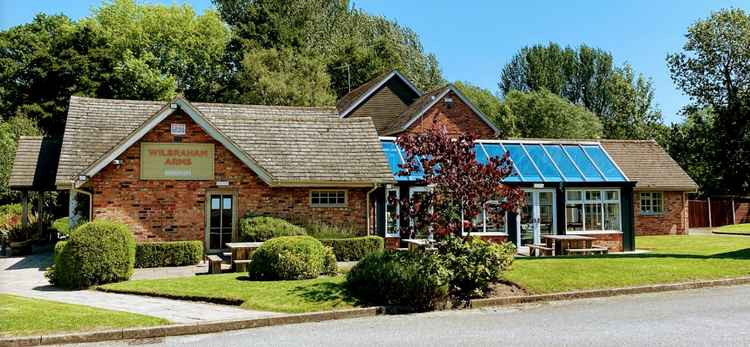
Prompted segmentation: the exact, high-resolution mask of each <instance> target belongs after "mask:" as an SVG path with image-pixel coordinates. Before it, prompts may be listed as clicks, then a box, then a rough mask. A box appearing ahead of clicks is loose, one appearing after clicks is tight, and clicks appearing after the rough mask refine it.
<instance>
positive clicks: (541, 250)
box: [528, 244, 553, 257]
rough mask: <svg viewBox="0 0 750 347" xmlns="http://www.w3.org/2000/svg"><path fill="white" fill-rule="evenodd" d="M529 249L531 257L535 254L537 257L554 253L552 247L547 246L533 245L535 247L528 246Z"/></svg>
mask: <svg viewBox="0 0 750 347" xmlns="http://www.w3.org/2000/svg"><path fill="white" fill-rule="evenodd" d="M528 247H529V256H530V257H533V256H534V254H536V256H539V255H552V251H553V249H552V247H547V245H540V244H533V245H528Z"/></svg>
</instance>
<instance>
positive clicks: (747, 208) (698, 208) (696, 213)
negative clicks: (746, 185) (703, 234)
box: [688, 197, 750, 228]
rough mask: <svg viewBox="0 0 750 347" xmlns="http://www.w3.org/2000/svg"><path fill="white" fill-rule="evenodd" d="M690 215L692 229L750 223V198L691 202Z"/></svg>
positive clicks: (689, 205)
mask: <svg viewBox="0 0 750 347" xmlns="http://www.w3.org/2000/svg"><path fill="white" fill-rule="evenodd" d="M688 215H689V220H690V227H691V228H707V227H720V226H722V225H728V224H740V223H750V198H724V197H721V198H708V199H705V200H689V201H688Z"/></svg>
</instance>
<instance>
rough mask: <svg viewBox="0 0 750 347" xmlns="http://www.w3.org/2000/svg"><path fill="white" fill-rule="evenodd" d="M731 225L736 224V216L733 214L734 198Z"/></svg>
mask: <svg viewBox="0 0 750 347" xmlns="http://www.w3.org/2000/svg"><path fill="white" fill-rule="evenodd" d="M732 224H737V216H735V213H734V198H732Z"/></svg>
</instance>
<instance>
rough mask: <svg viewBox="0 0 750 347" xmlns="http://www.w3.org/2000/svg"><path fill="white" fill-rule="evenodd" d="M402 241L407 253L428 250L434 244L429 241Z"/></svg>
mask: <svg viewBox="0 0 750 347" xmlns="http://www.w3.org/2000/svg"><path fill="white" fill-rule="evenodd" d="M403 241H404V242H406V244H407V245H408V246H409V251H416V250H419V249H428V248H430V246H431V245H432V244H433V243H435V241H430V240H428V239H404V240H403Z"/></svg>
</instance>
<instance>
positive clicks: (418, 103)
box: [383, 85, 450, 135]
mask: <svg viewBox="0 0 750 347" xmlns="http://www.w3.org/2000/svg"><path fill="white" fill-rule="evenodd" d="M448 89H450V85H447V86H445V87H442V88H438V89H435V90H433V91H431V92H429V93H426V94H424V95H422V96H420V97H419V98H418V99H417V100H414V102H413V103H412V104H411V105H409V107H408V108H407V109H405V110H404V112H402V113H401V114H400V115H399V116H398V118H396V120H395V121H394V122H393V123H392V124H391V126H390V127H389V128H388V129H385V130H384V131H383V134H386V135H390V134H395V133H399V132H402V131H404V130H406V129H405V128H406V125H407V124H409V123H410V122H411V121H412V120H413V119H414V118H417V117H419V116H421V114H422V113H423V112H424V111H425V107H427V106H428V105H429V104H430V103H431V102H433V101H434V100H435V98H437V97H438V96H439V95H440V94H442V93H445V91H447V90H448Z"/></svg>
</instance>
